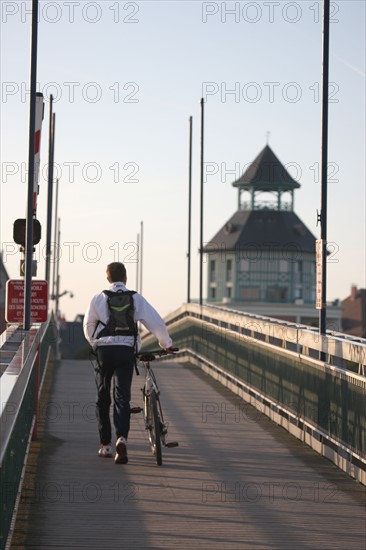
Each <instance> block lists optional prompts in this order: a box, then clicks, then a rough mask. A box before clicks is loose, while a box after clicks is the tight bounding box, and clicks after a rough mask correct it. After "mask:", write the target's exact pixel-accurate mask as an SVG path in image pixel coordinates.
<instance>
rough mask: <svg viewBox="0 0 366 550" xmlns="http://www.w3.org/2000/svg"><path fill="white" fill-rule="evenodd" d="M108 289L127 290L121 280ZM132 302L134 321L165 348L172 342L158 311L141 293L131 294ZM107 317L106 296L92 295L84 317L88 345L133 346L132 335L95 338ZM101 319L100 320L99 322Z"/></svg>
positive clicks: (138, 339)
mask: <svg viewBox="0 0 366 550" xmlns="http://www.w3.org/2000/svg"><path fill="white" fill-rule="evenodd" d="M108 290H111V291H112V292H117V291H118V290H123V291H127V290H128V289H127V288H126V286H125V285H124V284H123V283H122V282H116V283H113V284H111V286H110V287H109V289H108ZM132 298H133V303H134V307H135V311H134V318H135V322H137V321H140V322H141V323H142V324H143V325H144V327H146V328H147V329H148V330H149V331H150V332H152V333H153V334H154V336H155V337H156V338H157V340H158V342H159V345H160V346H161V347H162V348H164V349H166V348H170V347H171V346H172V344H173V342H172V339H171V338H170V336H169V333H168V330H167V328H166V326H165V323H164V321H163V319H162V318H161V317H160V315H159V313H158V312H157V311H156V310H155V309H154V308H153V307H152V306H151V305H150V304H149V302H148V301H147V300H145V298H144V297H143V296H141V294H138V293H137V292H136V294H133V296H132ZM108 319H109V311H108V298H107V296H106V294H104V293H103V292H101V293H99V294H97V295H96V296H94V297H93V298H92V300H91V302H90V305H89V308H88V310H87V311H86V313H85V317H84V335H85V338H86V339H87V340H88V342H89V343H90V345H91V346H92V347H93V348H95V347H96V346H108V345H113V346H115V345H121V346H131V347H133V346H134V343H135V339H134V337H133V336H103V337H101V338H97V336H98V334H99V332H100V331H101V330H102V329H103V328H104V326H103V324H102V323H104V325H106V324H107V322H108ZM100 321H101V322H100ZM140 347H141V339H140V335H138V337H137V349H140Z"/></svg>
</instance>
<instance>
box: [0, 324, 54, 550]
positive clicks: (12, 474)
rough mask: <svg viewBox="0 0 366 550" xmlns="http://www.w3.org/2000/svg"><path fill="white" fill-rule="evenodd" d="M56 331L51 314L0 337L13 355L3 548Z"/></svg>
mask: <svg viewBox="0 0 366 550" xmlns="http://www.w3.org/2000/svg"><path fill="white" fill-rule="evenodd" d="M54 332H55V328H54V322H53V318H52V317H51V318H50V319H49V321H47V322H46V323H43V324H42V325H33V326H32V327H31V328H30V330H29V331H24V330H22V329H20V328H18V327H11V328H10V329H8V330H7V331H6V332H5V334H4V333H3V334H2V335H1V337H0V351H2V352H7V353H10V354H12V355H13V356H12V357H11V356H9V355H7V356H6V360H7V361H9V362H8V364H6V363H5V365H6V368H5V370H4V372H3V374H2V376H1V384H0V399H1V410H0V424H1V430H0V477H1V484H2V487H3V489H4V490H3V491H2V494H1V510H2V515H1V533H0V547H1V549H3V548H6V543H7V539H9V538H11V534H9V532H10V526H11V521H12V517H13V514H14V510H16V501H17V498H18V496H19V490H20V487H21V480H22V471H23V469H24V464H25V462H26V457H27V453H28V447H29V444H30V440H31V437H32V434H35V428H36V418H37V416H36V415H37V407H38V398H39V393H40V387H41V380H42V378H43V376H44V374H45V371H46V364H47V362H48V357H49V351H50V349H51V348H52V349H54V347H55V343H56V339H57V336H56V335H55V334H54ZM10 342H11V343H12V345H11V346H9V343H10ZM9 347H10V348H11V349H10V351H9V349H8V351H7V348H9ZM14 456H15V457H16V460H14ZM9 488H10V489H11V491H10V492H9Z"/></svg>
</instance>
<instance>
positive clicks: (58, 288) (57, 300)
mask: <svg viewBox="0 0 366 550" xmlns="http://www.w3.org/2000/svg"><path fill="white" fill-rule="evenodd" d="M57 226H58V231H57V249H59V247H60V240H61V237H60V236H61V220H60V218H58V223H57ZM56 265H57V269H56V296H55V300H56V305H55V307H56V319H57V316H58V308H59V297H60V256H59V255H58V256H57V262H56Z"/></svg>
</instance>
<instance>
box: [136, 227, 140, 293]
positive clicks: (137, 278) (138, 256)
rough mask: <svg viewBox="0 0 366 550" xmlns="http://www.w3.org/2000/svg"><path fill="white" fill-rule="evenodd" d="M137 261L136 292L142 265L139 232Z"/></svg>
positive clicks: (138, 236)
mask: <svg viewBox="0 0 366 550" xmlns="http://www.w3.org/2000/svg"><path fill="white" fill-rule="evenodd" d="M136 242H137V262H136V292H138V291H139V267H140V265H139V264H140V262H139V258H140V235H139V233H137V241H136Z"/></svg>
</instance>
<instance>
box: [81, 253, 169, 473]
mask: <svg viewBox="0 0 366 550" xmlns="http://www.w3.org/2000/svg"><path fill="white" fill-rule="evenodd" d="M106 274H107V280H108V282H109V283H110V287H109V290H108V291H103V292H101V293H100V294H97V295H96V296H94V297H93V298H92V300H91V302H90V305H89V308H88V310H87V312H86V314H85V317H84V334H85V338H86V339H87V340H88V342H89V343H90V345H91V346H92V347H93V349H94V351H95V353H96V356H97V365H96V367H95V382H96V386H97V402H96V415H97V420H98V429H99V436H100V448H99V451H98V454H99V456H101V457H104V458H109V457H112V456H113V454H112V443H111V441H112V431H111V422H110V418H109V409H110V405H111V382H112V379H113V382H114V385H113V422H114V427H115V431H116V437H117V442H116V455H115V459H114V461H115V463H116V464H126V463H127V462H128V457H127V438H128V432H129V429H130V400H131V384H132V376H133V369H134V366H135V351H136V350H135V348H136V347H137V349H139V348H140V347H141V340H140V336H139V334H138V333H137V326H136V322H137V321H140V322H141V323H142V324H143V325H144V326H145V327H146V328H147V329H148V330H149V331H150V332H152V333H153V334H154V336H156V338H157V340H158V341H159V345H160V346H161V347H162V348H163V349H165V350H167V351H170V348H171V347H172V340H171V338H170V336H169V333H168V330H167V328H166V326H165V323H164V321H163V319H162V318H161V317H160V315H159V314H158V312H157V311H156V310H155V309H154V308H153V307H152V306H151V305H150V304H149V303H148V302H147V300H145V298H143V297H142V296H141V295H140V294H138V293H137V292H131V291H129V290H128V289H127V287H126V282H127V273H126V268H125V266H124V265H123V264H122V263H120V262H113V263H111V264H109V265H108V266H107V271H106ZM118 300H119V301H118Z"/></svg>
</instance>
